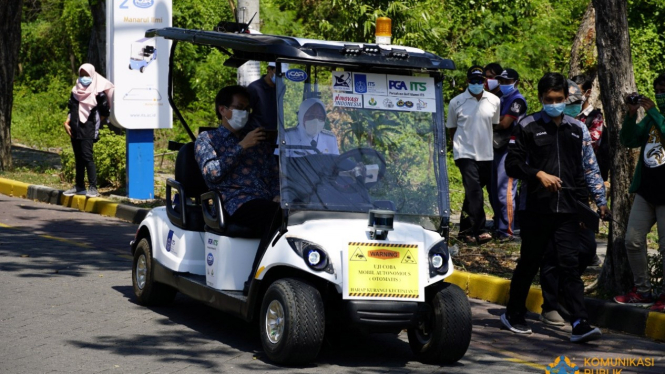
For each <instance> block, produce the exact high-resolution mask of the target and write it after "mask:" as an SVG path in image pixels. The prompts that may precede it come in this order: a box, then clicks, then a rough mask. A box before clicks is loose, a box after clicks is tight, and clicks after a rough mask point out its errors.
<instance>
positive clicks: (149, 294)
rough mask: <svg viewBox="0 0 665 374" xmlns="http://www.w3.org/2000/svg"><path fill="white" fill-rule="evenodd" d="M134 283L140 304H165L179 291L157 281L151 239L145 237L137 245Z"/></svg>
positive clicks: (133, 272) (133, 273)
mask: <svg viewBox="0 0 665 374" xmlns="http://www.w3.org/2000/svg"><path fill="white" fill-rule="evenodd" d="M132 284H133V285H134V295H136V299H137V300H138V302H139V304H141V305H145V306H153V305H164V304H168V303H170V302H172V301H173V299H174V298H175V295H176V293H177V291H176V290H175V289H174V288H173V287H170V286H168V285H166V284H162V283H157V282H155V278H154V274H153V268H152V248H151V247H150V241H149V240H148V239H147V238H143V239H141V240H140V241H139V243H138V244H137V245H136V251H135V252H134V262H133V264H132Z"/></svg>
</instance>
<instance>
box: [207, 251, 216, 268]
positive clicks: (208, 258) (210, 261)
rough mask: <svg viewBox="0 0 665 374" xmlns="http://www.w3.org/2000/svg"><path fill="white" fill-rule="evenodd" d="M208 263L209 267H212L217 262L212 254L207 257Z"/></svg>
mask: <svg viewBox="0 0 665 374" xmlns="http://www.w3.org/2000/svg"><path fill="white" fill-rule="evenodd" d="M206 262H207V263H208V266H212V264H213V263H214V262H215V257H213V255H212V253H208V257H206Z"/></svg>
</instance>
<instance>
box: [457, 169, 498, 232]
mask: <svg viewBox="0 0 665 374" xmlns="http://www.w3.org/2000/svg"><path fill="white" fill-rule="evenodd" d="M455 164H456V165H457V167H458V168H459V170H460V173H461V174H462V184H463V185H464V203H463V204H462V218H461V219H460V229H459V232H460V235H462V236H463V235H472V236H474V237H477V236H478V235H479V234H481V233H483V232H485V207H484V205H483V203H484V198H483V187H486V186H487V185H488V184H489V182H490V178H491V176H492V161H476V160H472V159H469V158H460V159H457V160H455Z"/></svg>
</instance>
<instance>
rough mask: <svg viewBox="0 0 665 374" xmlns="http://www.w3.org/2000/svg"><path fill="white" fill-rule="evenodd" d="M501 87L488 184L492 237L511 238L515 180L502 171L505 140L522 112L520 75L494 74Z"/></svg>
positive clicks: (506, 147) (511, 71) (508, 73)
mask: <svg viewBox="0 0 665 374" xmlns="http://www.w3.org/2000/svg"><path fill="white" fill-rule="evenodd" d="M496 79H497V80H498V81H499V83H500V86H499V87H500V89H501V93H502V96H501V121H500V122H499V124H498V125H496V126H495V127H494V140H493V143H494V162H493V165H492V172H493V173H492V181H491V183H490V203H491V204H492V209H493V210H494V229H495V237H496V238H497V239H499V240H511V239H512V238H513V235H514V234H515V233H514V229H515V221H514V217H515V201H516V194H517V179H515V178H512V177H510V176H509V175H508V174H506V167H505V162H506V155H507V154H508V140H509V139H510V134H511V132H512V131H513V127H514V125H515V124H516V123H517V122H519V120H521V119H522V118H523V117H524V115H525V114H526V110H527V105H526V100H525V99H524V96H522V94H521V93H520V90H519V89H518V88H517V86H518V85H519V79H520V76H519V74H518V73H517V71H515V70H513V69H505V70H504V71H503V72H501V74H500V75H497V76H496Z"/></svg>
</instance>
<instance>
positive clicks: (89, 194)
mask: <svg viewBox="0 0 665 374" xmlns="http://www.w3.org/2000/svg"><path fill="white" fill-rule="evenodd" d="M85 196H87V197H97V196H99V192H97V187H94V186H90V187H89V188H88V192H86V193H85Z"/></svg>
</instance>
